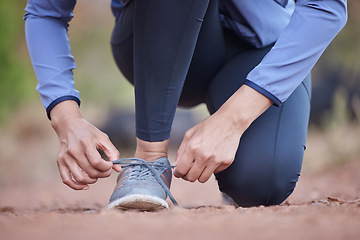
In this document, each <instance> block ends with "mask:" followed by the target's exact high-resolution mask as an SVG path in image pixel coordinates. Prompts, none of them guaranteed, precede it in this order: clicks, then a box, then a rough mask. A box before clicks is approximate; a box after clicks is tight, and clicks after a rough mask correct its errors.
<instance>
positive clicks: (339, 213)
mask: <svg viewBox="0 0 360 240" xmlns="http://www.w3.org/2000/svg"><path fill="white" fill-rule="evenodd" d="M39 109H40V108H39ZM29 111H30V112H32V111H33V110H31V109H30V110H29ZM27 115H29V113H28V112H26V111H24V112H23V113H22V115H19V116H17V117H16V118H15V119H19V120H14V122H13V123H12V125H10V126H8V127H7V128H6V129H5V128H2V129H0V240H10V239H21V240H23V239H36V240H42V239H46V240H48V239H52V240H57V239H59V240H60V239H61V240H63V239H87V240H99V239H125V240H127V239H149V240H151V239H173V240H177V239H179V240H180V239H181V240H183V239H185V240H186V239H196V240H201V239H261V240H263V239H270V240H275V239H276V240H278V239H294V240H297V239H316V240H321V239H326V240H339V239H346V240H347V239H350V240H352V239H360V238H359V236H360V159H359V158H354V160H352V161H351V160H349V161H346V162H343V163H341V164H339V165H337V166H331V167H322V168H317V169H318V170H316V171H314V170H311V169H309V167H308V166H309V163H310V162H311V161H312V162H313V163H315V162H316V161H320V160H321V159H318V157H313V156H312V157H311V158H309V157H307V158H306V159H305V166H304V169H303V172H302V175H301V177H300V179H299V182H298V184H297V187H296V189H295V192H294V193H293V194H292V195H291V196H290V198H289V199H288V200H287V201H286V202H285V203H283V204H282V205H281V206H273V207H255V208H237V209H236V208H234V207H230V206H222V204H221V196H220V193H219V191H218V188H217V184H216V180H215V179H214V178H211V179H210V181H208V182H207V183H205V184H200V183H193V184H192V183H188V182H185V181H182V180H179V179H176V178H174V181H173V184H172V188H171V191H172V193H173V195H174V197H175V198H176V200H177V201H178V203H179V205H180V207H174V206H173V205H172V204H171V203H170V202H169V204H170V206H171V208H170V209H169V210H164V211H160V212H136V211H120V210H111V211H109V210H106V206H107V203H108V199H109V197H110V194H111V193H112V190H113V187H114V185H115V180H116V174H113V175H112V176H111V177H110V178H107V179H100V180H99V181H98V182H97V183H96V184H95V185H92V186H91V187H90V190H87V191H73V190H71V189H70V188H68V187H66V186H65V185H64V184H62V182H61V180H60V177H59V174H58V171H57V168H56V163H55V160H54V158H55V157H56V152H55V151H56V149H57V145H58V141H57V137H56V135H55V134H54V132H53V130H52V129H51V127H50V126H49V124H48V122H47V120H46V119H43V116H42V115H41V114H37V115H36V116H39V117H38V118H36V117H33V118H26V116H27ZM22 119H27V120H26V121H23V120H22ZM17 121H18V122H17ZM358 136H359V135H357V138H358ZM357 138H355V139H357ZM337 139H339V138H337ZM320 140H321V141H323V140H322V139H319V138H313V137H311V138H310V139H309V146H310V147H309V148H308V150H311V149H319V148H320V147H319V146H320V145H319V143H318V144H316V142H321V141H320ZM44 146H46V148H44ZM308 150H307V151H308ZM122 154H123V155H122V156H123V157H126V156H125V155H126V153H123V152H122ZM129 154H130V153H129ZM315 156H321V155H315ZM170 159H174V156H170ZM313 169H314V168H313Z"/></svg>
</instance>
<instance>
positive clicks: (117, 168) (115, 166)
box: [112, 164, 122, 172]
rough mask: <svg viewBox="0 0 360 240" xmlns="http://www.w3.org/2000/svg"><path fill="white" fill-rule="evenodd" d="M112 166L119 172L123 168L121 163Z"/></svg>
mask: <svg viewBox="0 0 360 240" xmlns="http://www.w3.org/2000/svg"><path fill="white" fill-rule="evenodd" d="M112 168H113V169H114V170H115V171H117V172H121V171H122V168H121V166H120V165H119V164H113V166H112Z"/></svg>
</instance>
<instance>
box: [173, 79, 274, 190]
mask: <svg viewBox="0 0 360 240" xmlns="http://www.w3.org/2000/svg"><path fill="white" fill-rule="evenodd" d="M272 104H273V102H272V101H271V100H270V99H268V98H267V97H265V96H264V95H262V94H260V93H259V92H257V91H255V90H254V89H252V88H250V87H248V86H247V85H243V86H241V87H240V88H239V89H238V90H237V91H236V92H235V93H234V94H233V95H232V96H231V97H230V98H229V99H228V100H227V101H226V102H225V103H224V104H223V105H222V106H221V107H220V108H219V110H218V111H217V112H215V113H214V114H213V115H211V116H210V117H208V118H207V119H205V120H204V121H202V122H200V123H199V124H198V125H196V126H194V127H193V128H191V129H189V130H188V131H187V132H186V133H185V137H184V139H183V141H182V143H181V145H180V148H179V150H178V153H177V157H176V161H175V165H176V167H175V169H174V176H175V177H179V178H180V177H181V178H183V179H185V180H187V181H190V182H195V181H196V180H199V182H201V183H204V182H206V181H207V180H209V178H210V176H211V175H212V174H213V173H217V172H220V171H223V170H225V169H226V168H228V167H229V166H230V165H231V164H232V162H233V161H234V158H235V154H236V151H237V149H238V147H239V142H240V138H241V136H242V135H243V133H244V132H245V130H246V129H247V128H248V127H249V126H250V124H251V123H252V122H253V121H254V120H255V119H256V118H258V117H259V116H260V115H261V114H262V113H263V112H264V111H265V110H266V109H268V108H269V107H270V106H271V105H272Z"/></svg>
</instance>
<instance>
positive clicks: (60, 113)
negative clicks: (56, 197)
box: [50, 100, 121, 190]
mask: <svg viewBox="0 0 360 240" xmlns="http://www.w3.org/2000/svg"><path fill="white" fill-rule="evenodd" d="M50 116H51V125H52V127H53V128H54V130H55V131H56V133H57V135H58V137H59V142H60V143H59V152H58V158H57V164H58V168H59V172H60V176H61V179H62V181H63V183H64V184H66V185H68V186H69V187H70V188H72V189H75V190H87V189H89V185H88V184H93V183H95V182H96V181H97V179H98V178H105V177H109V176H110V175H111V172H112V169H114V170H115V171H118V172H119V171H121V167H120V166H119V165H113V164H112V162H111V161H113V160H116V159H118V158H119V156H120V154H119V151H118V150H117V149H116V148H115V146H114V145H113V144H112V143H111V141H110V139H109V138H108V136H107V135H106V134H105V133H103V132H101V131H100V130H99V129H97V128H96V127H95V126H93V125H92V124H90V123H89V122H88V121H86V120H85V119H84V118H83V117H82V115H81V113H80V111H79V108H78V106H77V103H76V102H74V101H71V100H70V101H64V102H61V103H59V104H57V105H56V106H55V107H54V108H53V109H52V110H51V112H50ZM97 149H100V150H102V151H103V152H104V153H105V154H106V156H107V157H108V158H109V160H110V161H105V160H104V159H102V158H101V156H100V154H99V152H98V151H97Z"/></svg>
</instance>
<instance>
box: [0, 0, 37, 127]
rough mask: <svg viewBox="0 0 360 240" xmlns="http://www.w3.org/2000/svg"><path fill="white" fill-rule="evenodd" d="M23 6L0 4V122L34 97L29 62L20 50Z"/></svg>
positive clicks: (19, 0) (18, 1)
mask: <svg viewBox="0 0 360 240" xmlns="http://www.w3.org/2000/svg"><path fill="white" fill-rule="evenodd" d="M25 5H26V0H16V1H1V2H0V22H1V24H0V33H1V37H0V122H2V121H3V120H4V119H5V117H6V116H7V114H9V113H10V112H11V111H12V110H13V109H14V108H16V107H17V106H18V105H19V104H20V103H22V102H24V101H25V100H28V99H29V98H30V97H31V96H34V95H35V93H34V82H32V81H31V80H30V79H31V78H33V75H31V76H29V75H30V74H33V73H32V72H31V69H29V64H28V62H29V60H28V58H26V57H24V56H27V55H24V53H21V51H20V50H19V48H20V46H21V45H22V44H23V43H24V21H23V19H22V15H23V14H24V8H25Z"/></svg>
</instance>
